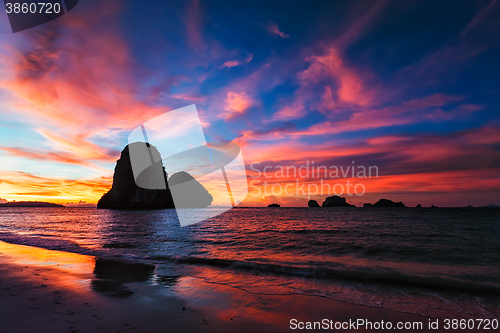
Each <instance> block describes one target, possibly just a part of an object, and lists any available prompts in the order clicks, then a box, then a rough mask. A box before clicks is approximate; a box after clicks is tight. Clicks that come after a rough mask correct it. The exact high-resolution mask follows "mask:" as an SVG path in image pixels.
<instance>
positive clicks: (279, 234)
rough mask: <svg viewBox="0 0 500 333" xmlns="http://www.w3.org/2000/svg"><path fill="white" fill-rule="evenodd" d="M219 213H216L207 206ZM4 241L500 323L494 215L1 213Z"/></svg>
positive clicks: (242, 285)
mask: <svg viewBox="0 0 500 333" xmlns="http://www.w3.org/2000/svg"><path fill="white" fill-rule="evenodd" d="M213 209H217V208H213ZM0 240H3V241H5V242H10V243H16V244H24V245H32V246H37V247H42V248H47V249H55V250H63V251H68V252H75V253H81V254H88V255H93V256H96V257H98V258H102V259H104V260H106V259H109V260H117V261H121V262H134V263H135V262H137V263H147V264H150V265H154V267H155V269H154V272H153V273H151V274H149V275H148V277H147V282H148V283H154V284H159V283H160V284H165V286H166V288H167V287H168V288H170V287H172V285H175V283H176V281H178V279H179V278H180V277H183V276H190V277H197V278H200V279H203V280H204V281H206V282H210V283H217V284H221V285H226V286H231V287H234V288H238V289H241V290H245V291H247V292H250V293H257V294H269V295H291V294H301V295H314V296H320V297H326V298H330V299H333V300H338V301H343V302H348V303H353V304H361V305H365V306H370V307H377V308H386V309H393V310H397V311H403V312H408V313H414V314H420V315H425V316H431V317H436V318H491V319H493V318H497V319H498V318H499V317H500V306H499V304H500V209H498V208H433V209H432V208H422V209H419V208H385V209H383V208H284V207H282V208H234V209H231V210H229V211H226V212H223V213H222V214H220V215H218V216H216V217H213V218H210V219H208V220H205V221H202V222H199V223H196V224H193V225H189V226H185V227H181V226H180V225H179V222H178V220H177V219H176V218H175V210H170V209H165V210H146V211H145V210H141V211H135V210H123V211H119V210H106V209H95V208H7V207H4V208H0Z"/></svg>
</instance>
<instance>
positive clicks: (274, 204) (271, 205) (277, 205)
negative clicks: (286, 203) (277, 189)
mask: <svg viewBox="0 0 500 333" xmlns="http://www.w3.org/2000/svg"><path fill="white" fill-rule="evenodd" d="M267 207H281V206H280V205H279V204H277V203H272V204H270V205H267Z"/></svg>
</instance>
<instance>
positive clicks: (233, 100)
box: [220, 91, 255, 120]
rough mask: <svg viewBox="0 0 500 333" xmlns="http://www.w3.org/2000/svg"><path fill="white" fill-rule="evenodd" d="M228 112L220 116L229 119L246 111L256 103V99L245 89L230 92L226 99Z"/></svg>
mask: <svg viewBox="0 0 500 333" xmlns="http://www.w3.org/2000/svg"><path fill="white" fill-rule="evenodd" d="M225 103H226V107H225V108H224V109H225V110H226V111H227V112H225V113H222V114H221V115H220V117H222V118H224V119H226V120H228V119H231V118H233V117H235V116H237V115H241V114H243V113H245V111H246V110H248V108H250V107H251V106H252V105H254V104H255V101H254V100H253V99H252V98H251V97H250V96H248V95H247V94H246V93H245V92H244V91H243V92H240V93H235V92H232V91H230V92H228V93H227V98H226V100H225Z"/></svg>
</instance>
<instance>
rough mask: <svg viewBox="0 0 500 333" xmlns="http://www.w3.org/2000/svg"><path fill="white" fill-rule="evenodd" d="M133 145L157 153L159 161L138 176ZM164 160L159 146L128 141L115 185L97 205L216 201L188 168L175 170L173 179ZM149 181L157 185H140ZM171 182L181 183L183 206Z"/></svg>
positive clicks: (144, 206)
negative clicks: (173, 191)
mask: <svg viewBox="0 0 500 333" xmlns="http://www.w3.org/2000/svg"><path fill="white" fill-rule="evenodd" d="M130 149H133V150H134V151H138V150H145V149H148V150H149V151H146V153H145V154H146V156H148V155H149V154H151V155H152V157H154V160H155V161H159V162H156V163H154V164H152V165H150V166H149V167H148V168H146V169H145V170H144V171H143V172H141V174H140V175H139V176H138V177H137V180H136V179H135V178H134V173H133V170H132V164H131V161H130ZM167 179H168V174H167V172H166V170H165V168H164V167H163V164H162V162H161V155H160V153H159V151H158V149H157V148H156V147H155V146H153V145H151V144H148V143H145V142H134V143H131V144H129V145H127V146H126V147H125V148H124V149H123V150H122V152H121V154H120V159H118V161H117V162H116V167H115V170H114V174H113V185H112V186H111V189H110V190H109V191H108V192H107V193H106V194H104V195H103V196H102V197H101V198H100V199H99V201H98V203H97V208H110V209H163V208H206V207H208V206H210V204H211V203H212V201H213V197H212V195H211V194H210V193H209V192H208V191H207V190H206V189H205V188H204V187H203V185H202V184H200V183H199V182H198V181H197V180H196V179H194V178H193V177H192V176H191V175H189V174H188V173H187V172H178V173H175V174H173V175H172V176H171V177H170V179H169V180H168V181H167ZM136 181H137V182H139V183H140V184H145V185H147V187H150V188H156V189H146V188H142V187H139V186H138V185H137V184H136ZM169 183H170V184H171V186H174V185H176V186H180V188H177V191H176V192H175V193H176V198H177V197H179V198H180V200H177V201H179V202H181V203H182V207H175V204H174V200H173V198H172V193H171V191H170V188H169Z"/></svg>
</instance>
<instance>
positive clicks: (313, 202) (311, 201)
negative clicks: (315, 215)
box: [307, 200, 320, 207]
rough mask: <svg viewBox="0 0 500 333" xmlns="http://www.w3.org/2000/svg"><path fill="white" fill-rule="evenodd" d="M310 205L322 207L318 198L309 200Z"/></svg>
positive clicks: (308, 204)
mask: <svg viewBox="0 0 500 333" xmlns="http://www.w3.org/2000/svg"><path fill="white" fill-rule="evenodd" d="M307 206H308V207H320V205H319V203H318V202H317V201H316V200H309V202H308V203H307Z"/></svg>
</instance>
